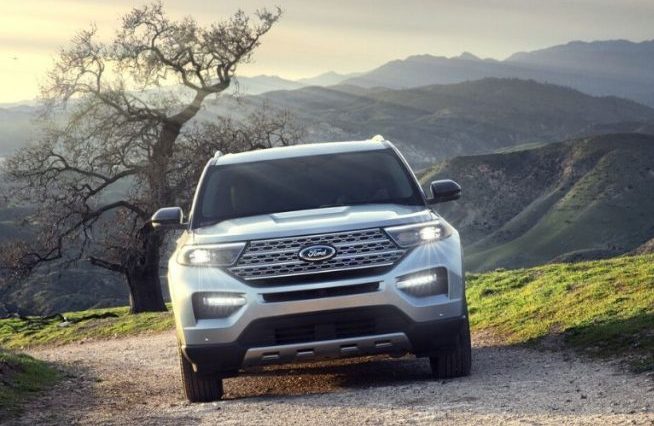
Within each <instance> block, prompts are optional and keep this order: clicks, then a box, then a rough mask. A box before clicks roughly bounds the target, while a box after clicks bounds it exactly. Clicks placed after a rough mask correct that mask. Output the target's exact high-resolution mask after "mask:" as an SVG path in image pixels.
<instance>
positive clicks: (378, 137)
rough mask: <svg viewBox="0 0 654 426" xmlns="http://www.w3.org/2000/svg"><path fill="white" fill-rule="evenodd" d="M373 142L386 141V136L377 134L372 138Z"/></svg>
mask: <svg viewBox="0 0 654 426" xmlns="http://www.w3.org/2000/svg"><path fill="white" fill-rule="evenodd" d="M370 140H371V141H372V142H384V141H385V140H386V138H384V137H383V136H382V135H376V136H373V137H372V138H370Z"/></svg>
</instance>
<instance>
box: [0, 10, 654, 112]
mask: <svg viewBox="0 0 654 426" xmlns="http://www.w3.org/2000/svg"><path fill="white" fill-rule="evenodd" d="M142 4H144V1H136V0H20V1H17V0H0V103H12V102H19V101H24V100H29V99H32V98H34V97H35V96H36V95H37V94H38V90H39V85H40V84H41V82H42V81H43V79H44V76H45V74H46V73H47V71H48V70H49V69H50V68H51V66H52V62H53V58H54V57H55V56H56V54H57V51H58V49H59V48H60V47H62V46H65V45H66V43H67V42H68V41H69V40H70V38H71V37H72V36H73V35H74V34H75V32H76V31H78V30H80V29H84V28H87V27H88V26H89V25H90V24H91V23H95V24H96V25H97V26H98V29H99V32H100V36H101V37H102V38H103V39H105V40H110V39H111V37H112V35H113V34H114V32H115V31H116V29H117V27H118V25H119V24H120V16H121V15H123V14H124V13H126V12H127V11H129V10H130V9H131V8H133V7H137V6H140V5H142ZM164 5H165V7H166V10H167V11H168V13H169V15H170V16H171V17H173V18H181V17H184V16H192V17H194V18H196V19H197V20H198V21H199V22H200V23H203V24H208V23H211V22H215V21H219V20H221V19H224V18H226V17H228V16H229V15H231V14H232V13H233V12H234V11H235V10H237V9H239V8H240V9H243V10H245V11H246V12H250V13H251V12H253V11H254V10H256V9H257V8H260V7H266V6H267V7H271V6H275V5H279V6H281V7H282V8H283V9H284V11H285V13H284V16H283V18H282V20H281V21H280V22H279V23H278V24H277V26H276V27H275V28H273V29H272V31H271V32H270V33H269V34H267V35H266V36H265V38H264V40H263V44H262V46H261V47H260V48H259V49H258V50H257V52H256V53H255V58H254V62H253V63H251V64H247V65H245V66H243V67H242V68H241V69H240V74H241V75H249V76H251V75H259V74H267V75H279V76H281V77H284V78H289V79H297V78H302V77H312V76H314V75H317V74H321V73H323V72H326V71H337V72H342V73H345V72H359V71H367V70H370V69H373V68H375V67H377V66H379V65H381V64H383V63H385V62H388V61H390V60H393V59H401V58H405V57H407V56H410V55H415V54H425V53H428V54H433V55H439V56H456V55H459V54H460V53H462V52H464V51H469V52H472V53H474V54H475V55H477V56H480V57H492V58H495V59H504V58H506V57H507V56H509V55H511V54H512V53H515V52H517V51H525V50H535V49H540V48H545V47H549V46H552V45H557V44H562V43H566V42H568V41H571V40H584V41H592V40H609V39H627V40H632V41H643V40H650V39H654V25H652V23H653V22H654V0H613V1H610V0H576V1H573V0H546V1H542V0H448V1H446V0H321V1H314V0H247V1H245V0H240V1H238V0H164Z"/></svg>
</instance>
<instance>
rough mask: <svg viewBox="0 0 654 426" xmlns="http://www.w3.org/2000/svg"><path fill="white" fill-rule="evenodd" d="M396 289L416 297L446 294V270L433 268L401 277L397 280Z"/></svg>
mask: <svg viewBox="0 0 654 426" xmlns="http://www.w3.org/2000/svg"><path fill="white" fill-rule="evenodd" d="M396 286H397V288H398V289H400V290H402V291H403V292H405V293H407V294H410V295H412V296H416V297H426V296H435V295H438V294H447V292H448V284H447V270H446V269H445V268H435V269H430V270H427V271H422V272H417V273H413V274H409V275H404V276H401V277H399V278H398V279H397V284H396Z"/></svg>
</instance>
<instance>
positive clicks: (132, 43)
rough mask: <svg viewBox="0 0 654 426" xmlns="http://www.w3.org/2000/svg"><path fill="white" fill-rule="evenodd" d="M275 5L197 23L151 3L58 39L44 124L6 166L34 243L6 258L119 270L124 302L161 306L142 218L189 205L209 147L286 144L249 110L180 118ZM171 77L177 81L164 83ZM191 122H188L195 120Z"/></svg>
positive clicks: (255, 37)
mask: <svg viewBox="0 0 654 426" xmlns="http://www.w3.org/2000/svg"><path fill="white" fill-rule="evenodd" d="M280 14H281V11H280V10H279V9H277V10H275V11H268V10H260V11H258V12H257V13H256V14H255V17H254V19H251V18H250V17H248V16H247V15H246V14H244V13H243V12H242V11H238V12H237V13H236V14H235V15H233V16H232V17H231V18H230V19H228V20H226V21H224V22H221V23H217V24H213V25H210V26H208V27H201V26H199V25H198V23H197V22H196V21H195V20H193V19H192V18H185V19H183V20H181V21H173V20H170V19H168V18H167V17H166V15H165V13H164V10H163V7H162V5H161V4H160V3H154V4H151V5H147V6H144V7H141V8H136V9H133V10H132V11H131V12H130V13H128V14H127V15H125V16H124V17H123V19H122V25H121V28H120V29H119V31H118V32H117V34H116V36H115V39H114V41H113V43H102V42H100V41H98V40H97V37H96V29H95V28H91V29H90V30H87V31H82V32H80V33H79V34H77V35H76V36H75V38H74V39H73V40H72V43H71V45H70V47H68V48H66V49H63V50H62V51H61V52H60V54H59V57H58V60H57V62H56V65H55V66H54V69H53V70H52V71H51V72H50V74H49V76H48V82H47V84H46V85H45V86H44V88H43V95H44V96H43V97H44V104H45V107H46V108H45V111H46V114H45V117H44V118H45V122H46V123H48V127H47V128H46V129H45V131H44V137H43V138H42V139H41V140H40V141H39V142H38V143H35V144H33V145H30V146H28V147H25V148H23V149H21V150H20V151H19V152H18V153H17V154H15V155H13V156H12V157H11V158H8V159H7V160H6V162H5V164H4V169H5V173H6V175H7V176H8V178H9V179H10V180H11V182H12V187H13V188H14V191H13V196H14V197H18V198H20V199H21V200H23V201H26V202H29V203H32V204H36V205H37V206H38V210H37V212H36V213H35V215H34V217H33V218H32V219H33V220H32V223H34V224H36V225H37V226H38V227H39V232H38V238H37V239H36V240H35V241H32V242H18V243H16V242H14V243H12V244H11V245H9V246H8V247H5V248H4V249H3V250H2V255H3V258H4V261H3V262H2V264H3V265H5V267H10V268H11V269H12V270H13V271H18V272H22V273H29V272H30V271H32V270H33V269H34V268H35V267H37V266H38V265H40V264H42V263H44V262H53V261H56V262H77V261H80V260H88V261H90V262H91V263H92V264H93V265H96V266H98V267H102V268H106V269H110V270H112V271H116V272H119V273H121V274H124V275H125V277H126V279H127V283H128V286H129V291H130V305H131V310H132V312H142V311H157V310H165V309H166V307H165V304H164V302H163V298H162V294H161V286H160V281H159V267H160V251H161V247H162V244H163V236H162V235H161V234H159V233H157V232H154V231H153V230H152V228H151V227H150V226H147V221H148V219H149V217H150V216H151V215H152V213H153V212H154V210H156V209H157V208H158V207H161V206H168V205H179V204H182V205H187V206H188V204H189V200H190V197H191V194H192V192H193V187H192V186H193V185H194V183H195V182H196V181H197V177H198V173H199V172H200V171H201V170H202V167H203V166H204V162H205V161H206V160H207V158H208V156H210V154H212V153H213V151H215V150H216V149H223V150H225V151H241V150H246V149H255V148H260V147H264V146H267V145H268V146H269V145H274V144H288V143H294V142H295V141H297V138H298V137H299V133H297V132H294V131H291V130H289V129H291V127H288V129H287V124H288V116H286V115H284V114H279V115H275V116H270V117H267V116H266V114H264V113H255V114H253V116H252V117H250V120H252V121H250V122H248V121H247V120H246V121H245V122H243V123H237V122H234V121H231V120H227V119H222V120H219V121H217V122H215V123H213V124H206V123H193V124H192V125H187V124H188V123H189V122H190V121H191V120H192V119H193V118H194V117H196V115H197V114H198V112H199V111H200V108H201V106H202V104H203V101H204V100H205V99H206V98H207V97H208V96H210V95H212V94H218V93H220V92H222V91H224V90H225V89H227V88H228V86H229V85H230V82H231V80H232V78H233V76H234V74H235V72H236V70H237V67H238V65H239V64H242V63H244V62H247V61H249V60H250V58H251V55H252V52H253V50H254V49H255V48H256V47H257V46H259V44H260V41H261V37H262V36H263V35H264V34H266V33H267V32H268V31H269V30H270V29H271V27H272V26H273V25H274V24H275V23H276V22H277V21H278V19H279V17H280ZM171 83H178V84H179V85H180V87H182V88H183V89H184V90H183V91H182V92H181V93H180V91H175V90H172V89H170V88H166V87H165V86H163V85H164V84H171ZM196 121H197V120H196Z"/></svg>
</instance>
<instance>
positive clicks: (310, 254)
mask: <svg viewBox="0 0 654 426" xmlns="http://www.w3.org/2000/svg"><path fill="white" fill-rule="evenodd" d="M297 255H298V257H299V258H300V259H302V260H304V261H305V262H320V261H321V260H327V259H331V258H332V257H334V256H336V249H335V248H334V247H332V246H330V245H327V244H316V245H314V246H308V247H305V248H303V249H302V250H300V251H299V252H298V254H297Z"/></svg>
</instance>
